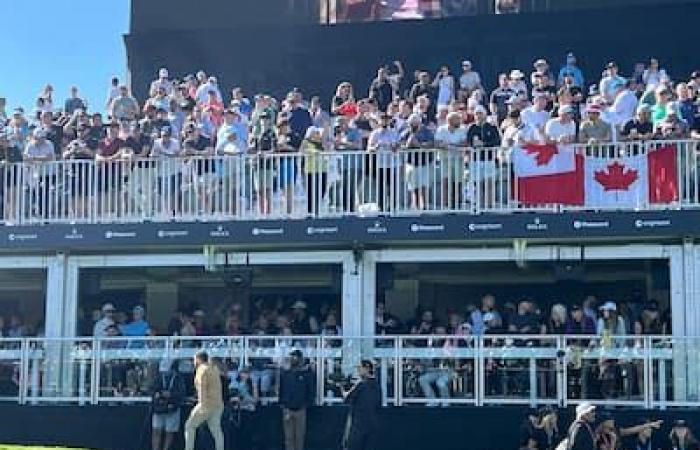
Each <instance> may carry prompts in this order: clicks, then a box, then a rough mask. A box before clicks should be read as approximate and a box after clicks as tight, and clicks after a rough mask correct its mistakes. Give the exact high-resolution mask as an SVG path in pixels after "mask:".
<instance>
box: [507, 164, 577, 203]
mask: <svg viewBox="0 0 700 450" xmlns="http://www.w3.org/2000/svg"><path fill="white" fill-rule="evenodd" d="M575 163H576V170H575V171H573V172H566V173H556V174H553V175H538V176H532V177H519V178H518V182H517V192H516V193H515V197H516V198H517V199H518V201H519V202H520V203H522V204H525V205H547V204H555V203H560V204H563V205H583V203H584V199H585V195H584V188H583V184H584V175H583V174H584V157H583V155H576V161H575Z"/></svg>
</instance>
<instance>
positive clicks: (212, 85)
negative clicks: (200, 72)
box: [195, 77, 223, 105]
mask: <svg viewBox="0 0 700 450" xmlns="http://www.w3.org/2000/svg"><path fill="white" fill-rule="evenodd" d="M209 92H214V97H215V99H216V100H217V101H218V102H221V103H223V97H222V96H221V90H220V89H219V84H218V80H217V79H216V77H209V78H208V79H207V82H206V83H203V84H201V85H200V86H199V87H198V88H197V92H196V93H195V100H196V101H197V104H198V105H202V104H203V103H206V102H207V101H208V100H209Z"/></svg>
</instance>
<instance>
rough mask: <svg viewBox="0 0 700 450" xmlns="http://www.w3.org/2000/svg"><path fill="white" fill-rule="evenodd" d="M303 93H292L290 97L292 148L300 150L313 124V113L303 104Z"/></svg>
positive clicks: (289, 112) (289, 113) (289, 114)
mask: <svg viewBox="0 0 700 450" xmlns="http://www.w3.org/2000/svg"><path fill="white" fill-rule="evenodd" d="M301 100H302V98H301V93H300V92H292V93H290V95H289V111H288V112H287V114H288V117H289V127H290V128H291V130H292V142H291V144H292V147H294V148H295V149H298V148H299V146H300V145H301V141H303V140H304V136H305V135H306V130H307V129H308V128H309V127H310V126H311V125H312V124H313V120H312V119H311V113H309V110H308V109H306V108H305V107H304V106H303V104H302V102H301Z"/></svg>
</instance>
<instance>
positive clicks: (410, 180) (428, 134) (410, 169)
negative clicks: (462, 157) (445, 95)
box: [401, 114, 435, 210]
mask: <svg viewBox="0 0 700 450" xmlns="http://www.w3.org/2000/svg"><path fill="white" fill-rule="evenodd" d="M408 125H409V126H408V128H406V129H405V130H404V132H403V133H402V134H401V145H402V148H403V149H407V150H415V151H412V152H410V153H408V164H407V165H406V178H407V184H408V188H409V190H410V191H411V206H412V208H413V209H416V210H424V209H425V208H426V205H427V204H426V197H427V193H428V188H429V187H430V186H432V185H433V181H434V180H433V179H432V178H433V176H432V175H433V172H434V170H431V169H432V167H431V166H432V163H433V160H434V158H435V155H434V153H433V152H432V151H430V150H429V149H430V148H432V147H433V142H434V137H433V133H432V131H430V130H429V129H428V128H427V127H426V126H425V125H423V123H422V120H421V116H420V115H418V114H412V115H411V116H410V117H409V118H408Z"/></svg>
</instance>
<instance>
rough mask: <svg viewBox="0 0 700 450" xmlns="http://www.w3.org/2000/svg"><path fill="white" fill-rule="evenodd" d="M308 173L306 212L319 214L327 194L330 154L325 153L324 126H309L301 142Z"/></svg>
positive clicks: (313, 214)
mask: <svg viewBox="0 0 700 450" xmlns="http://www.w3.org/2000/svg"><path fill="white" fill-rule="evenodd" d="M300 151H301V153H302V154H303V155H304V172H305V173H306V202H307V203H306V205H307V206H306V207H307V209H306V212H307V214H308V215H309V216H317V215H318V214H320V212H321V205H322V204H323V200H324V198H325V194H326V187H327V184H328V156H326V155H324V154H323V151H324V148H323V128H319V127H314V126H312V127H309V128H307V129H306V136H305V138H304V140H303V141H302V143H301V148H300Z"/></svg>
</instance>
